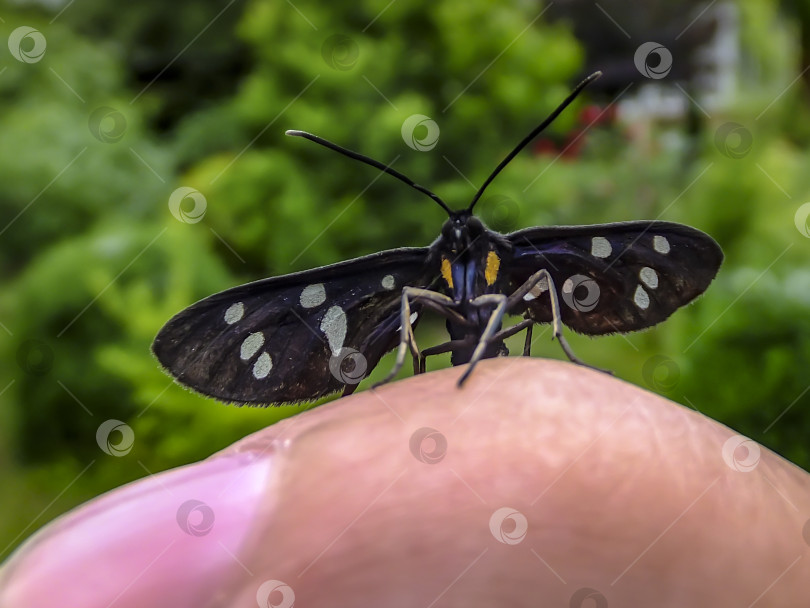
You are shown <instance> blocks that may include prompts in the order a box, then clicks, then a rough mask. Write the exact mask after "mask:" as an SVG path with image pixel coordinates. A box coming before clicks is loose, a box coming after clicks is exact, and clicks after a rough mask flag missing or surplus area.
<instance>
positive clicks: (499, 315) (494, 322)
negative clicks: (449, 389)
mask: <svg viewBox="0 0 810 608" xmlns="http://www.w3.org/2000/svg"><path fill="white" fill-rule="evenodd" d="M508 303H509V298H507V297H506V296H505V295H503V294H499V293H491V294H486V295H483V296H478V297H477V298H475V299H474V300H473V301H472V304H473V305H474V306H486V305H487V304H496V306H495V310H494V311H492V314H491V315H490V316H489V321H488V322H487V326H486V328H485V329H484V333H482V334H481V338H480V339H479V340H478V345H477V346H476V347H475V350H474V351H473V354H472V357H471V358H470V364H469V365H468V366H467V369H466V370H465V371H464V373H463V374H462V375H461V378H459V380H458V385H459V386H461V385H463V384H464V381H465V380H467V378H468V377H469V375H470V374H471V373H472V370H473V368H474V367H475V365H476V364H477V363H478V362H479V361H480V360H481V358H482V357H483V356H484V349H486V347H487V344H489V343H490V342H491V341H492V336H494V335H495V332H496V331H497V328H498V327H499V326H500V324H501V322H502V321H503V316H504V314H506V306H507V304H508Z"/></svg>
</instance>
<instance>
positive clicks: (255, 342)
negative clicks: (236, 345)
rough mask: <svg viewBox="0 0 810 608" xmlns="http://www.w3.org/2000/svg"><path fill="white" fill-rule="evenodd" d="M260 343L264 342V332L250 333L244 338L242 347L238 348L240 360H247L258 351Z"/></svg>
mask: <svg viewBox="0 0 810 608" xmlns="http://www.w3.org/2000/svg"><path fill="white" fill-rule="evenodd" d="M262 344H264V334H263V333H262V332H260V331H257V332H255V333H252V334H250V335H249V336H248V337H247V338H245V340H244V342H242V348H241V349H240V350H239V356H240V357H241V358H242V361H247V360H248V359H250V358H251V357H253V355H255V354H256V353H257V352H259V349H260V348H261V347H262Z"/></svg>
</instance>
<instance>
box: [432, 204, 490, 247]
mask: <svg viewBox="0 0 810 608" xmlns="http://www.w3.org/2000/svg"><path fill="white" fill-rule="evenodd" d="M485 231H486V228H485V227H484V224H483V223H482V222H481V220H479V219H478V218H477V217H475V216H474V215H472V214H471V213H468V212H466V211H462V212H460V213H457V214H454V215H452V216H451V217H450V219H448V220H447V221H446V222H445V223H444V226H442V237H443V238H444V240H445V242H446V243H447V245H448V246H449V248H450V251H451V253H454V254H456V255H458V254H463V253H464V252H466V251H469V250H470V249H471V248H472V247H473V245H474V243H475V242H476V241H477V240H478V239H479V237H481V235H483V234H484V232H485Z"/></svg>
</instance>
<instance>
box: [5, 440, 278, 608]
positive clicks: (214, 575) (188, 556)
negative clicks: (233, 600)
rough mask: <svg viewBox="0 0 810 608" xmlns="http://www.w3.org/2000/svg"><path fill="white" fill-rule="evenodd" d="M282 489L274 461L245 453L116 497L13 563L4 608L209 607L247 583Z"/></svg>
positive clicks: (99, 502) (55, 528)
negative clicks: (258, 526)
mask: <svg viewBox="0 0 810 608" xmlns="http://www.w3.org/2000/svg"><path fill="white" fill-rule="evenodd" d="M276 479H277V475H276V467H275V466H274V458H273V457H272V455H271V454H270V453H264V454H260V455H259V454H255V453H241V454H235V455H231V456H226V457H219V458H213V459H210V460H206V461H203V462H200V463H198V464H194V465H191V466H187V467H183V468H180V469H175V470H172V471H168V472H166V473H162V474H160V475H155V476H153V477H149V478H147V479H144V480H141V481H139V482H135V483H133V484H130V485H128V486H125V487H123V488H120V489H117V490H113V491H112V492H110V493H108V494H105V495H104V496H102V497H100V498H98V499H96V500H93V501H91V502H89V503H87V504H86V505H83V506H81V507H79V508H77V509H76V510H74V511H72V512H70V513H68V514H67V515H65V516H63V517H61V518H59V519H57V520H56V521H54V522H53V523H51V524H50V525H48V526H46V527H45V528H43V530H41V531H40V532H39V533H37V534H36V535H35V536H34V537H32V538H30V539H29V540H28V541H27V542H26V543H25V544H23V546H22V547H21V548H20V549H18V550H17V551H16V552H15V553H14V554H13V555H12V556H11V558H10V559H9V560H8V561H7V562H6V564H5V565H4V566H3V568H2V569H0V607H3V608H5V607H15V608H17V607H25V608H46V607H47V608H52V607H53V606H54V605H57V604H58V605H60V606H81V607H82V608H96V607H99V608H107V607H110V606H112V607H114V608H129V607H136V606H137V607H139V608H141V607H143V606H152V607H160V606H171V607H173V608H181V607H185V606H195V607H198V606H200V605H204V604H205V600H206V598H208V599H210V598H211V597H213V596H214V595H216V593H217V591H218V590H220V589H222V588H223V585H224V584H225V583H226V582H227V579H228V578H229V577H230V576H234V575H240V574H244V571H241V569H242V568H243V566H242V565H240V564H239V561H237V560H239V555H240V550H241V548H242V547H243V546H244V544H245V542H246V540H247V539H248V538H249V537H250V532H251V528H252V527H253V525H254V522H256V521H257V517H259V516H266V514H267V512H268V510H272V508H273V507H274V504H273V503H274V486H275V482H276ZM237 570H239V571H241V572H237Z"/></svg>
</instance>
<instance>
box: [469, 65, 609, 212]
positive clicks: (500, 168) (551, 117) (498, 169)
mask: <svg viewBox="0 0 810 608" xmlns="http://www.w3.org/2000/svg"><path fill="white" fill-rule="evenodd" d="M601 75H602V72H594V73H593V74H591V75H590V76H588V77H587V78H586V79H585V80H583V81H582V82H580V83H579V84H578V85H577V86H576V88H575V89H574V90H573V91H571V94H570V95H568V97H566V98H565V100H564V101H563V102H562V103H561V104H560V105H559V106H557V109H556V110H554V111H553V112H552V113H551V114H549V116H548V118H546V119H545V120H544V121H543V122H541V123H540V124H539V125H537V126H536V127H535V128H534V129H532V132H531V133H529V134H528V135H527V136H526V137H524V138H523V139H522V140H521V142H520V143H519V144H518V145H517V146H515V149H514V150H512V151H511V152H510V153H509V154H507V155H506V158H504V159H503V160H502V161H501V162H500V164H499V165H498V166H497V167H495V170H494V171H493V172H492V173H491V174H490V176H489V177H488V178H487V179H486V181H484V184H483V185H482V186H481V187H480V188H479V189H478V192H476V193H475V196H474V197H473V199H472V201H471V202H470V206H469V207H467V211H468V212H470V213H472V210H473V207H475V203H477V202H478V199H480V198H481V195H482V194H483V193H484V190H486V189H487V186H489V185H490V184H491V183H492V180H494V179H495V177H496V176H497V175H498V174H499V173H500V172H501V171H503V168H504V167H506V165H508V164H509V163H510V162H511V161H512V159H513V158H515V156H517V155H518V153H519V152H520V151H521V150H522V149H523V148H525V147H526V146H527V145H529V143H530V142H531V141H532V140H533V139H534V138H535V137H537V136H538V135H540V133H541V132H542V131H543V129H545V128H546V127H547V126H549V125H550V124H551V123H552V122H554V119H555V118H557V117H558V116H559V115H560V113H561V112H562V111H563V110H565V108H567V107H568V106H569V105H570V104H571V102H572V101H574V100H575V99H576V98H577V96H578V95H579V94H580V93H582V90H583V89H584V88H585V87H587V86H588V85H589V84H591V83H592V82H593V81H594V80H596V79H597V78H599V77H600V76H601Z"/></svg>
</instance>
